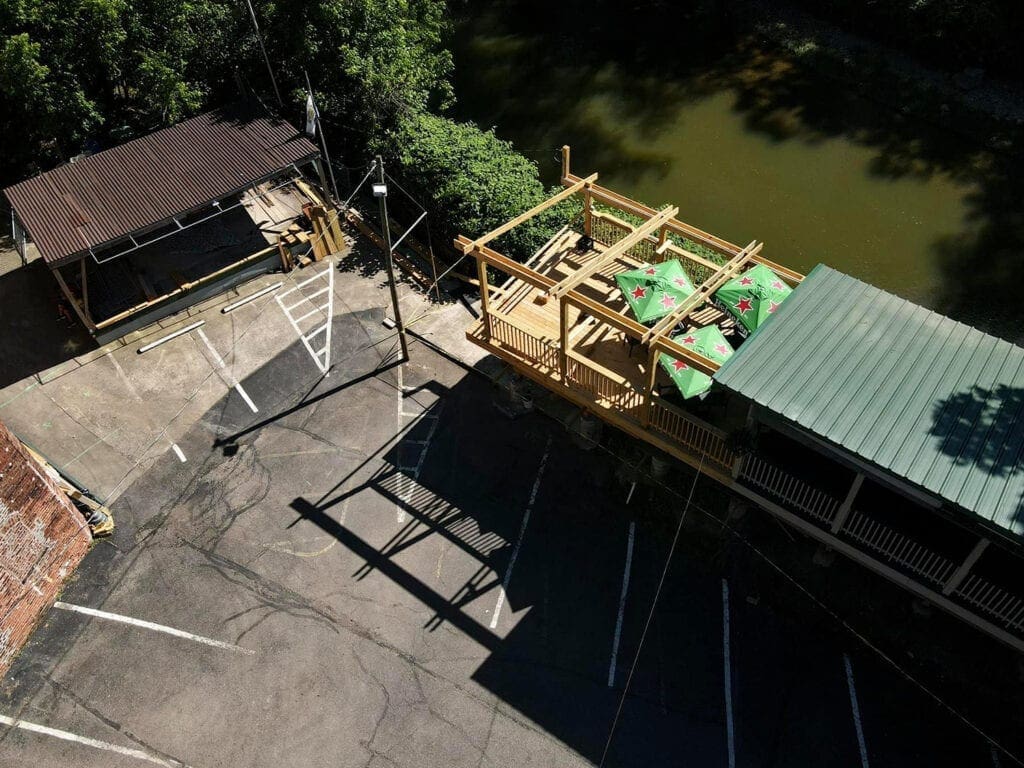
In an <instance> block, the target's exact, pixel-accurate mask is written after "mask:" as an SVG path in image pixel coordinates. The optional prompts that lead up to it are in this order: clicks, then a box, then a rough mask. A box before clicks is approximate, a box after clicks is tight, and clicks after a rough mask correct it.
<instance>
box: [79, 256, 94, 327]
mask: <svg viewBox="0 0 1024 768" xmlns="http://www.w3.org/2000/svg"><path fill="white" fill-rule="evenodd" d="M78 263H79V264H81V265H82V271H81V280H82V311H83V312H84V313H85V316H86V317H88V318H89V320H90V321H92V313H91V312H90V311H89V283H88V281H87V280H86V277H85V259H84V258H83V259H82V260H81V261H80V262H78Z"/></svg>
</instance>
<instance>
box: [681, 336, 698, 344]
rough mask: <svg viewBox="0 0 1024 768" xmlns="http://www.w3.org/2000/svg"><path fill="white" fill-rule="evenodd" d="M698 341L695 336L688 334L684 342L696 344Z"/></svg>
mask: <svg viewBox="0 0 1024 768" xmlns="http://www.w3.org/2000/svg"><path fill="white" fill-rule="evenodd" d="M696 343H697V339H696V338H695V337H693V336H687V337H686V338H685V339H683V344H696Z"/></svg>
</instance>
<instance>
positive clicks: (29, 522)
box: [0, 424, 92, 674]
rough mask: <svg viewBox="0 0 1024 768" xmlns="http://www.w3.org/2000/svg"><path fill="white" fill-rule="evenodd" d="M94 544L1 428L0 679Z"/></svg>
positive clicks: (57, 493)
mask: <svg viewBox="0 0 1024 768" xmlns="http://www.w3.org/2000/svg"><path fill="white" fill-rule="evenodd" d="M91 541H92V537H91V535H90V533H89V527H88V525H86V522H85V518H84V517H83V515H82V514H81V513H80V512H79V511H78V510H77V509H76V508H75V506H74V505H73V504H72V503H71V501H70V500H69V499H68V498H67V496H66V495H65V494H64V493H63V492H62V491H61V490H60V489H59V488H58V487H57V485H56V483H55V482H54V481H53V480H52V479H51V478H50V477H49V476H47V474H46V472H45V471H44V469H43V468H42V467H41V466H39V464H38V463H36V461H35V460H34V459H33V458H32V457H31V456H29V455H28V453H27V452H26V451H25V449H24V448H23V447H22V446H21V444H20V443H19V442H18V440H17V438H15V437H14V435H12V434H11V433H10V432H9V431H8V430H7V428H6V427H4V425H3V424H0V674H4V673H6V672H7V670H8V668H9V667H10V664H11V661H12V660H13V659H14V657H15V655H16V654H17V653H18V650H19V649H20V648H21V646H22V645H24V643H25V641H26V640H27V639H28V636H29V635H30V634H31V632H32V629H33V628H34V627H35V625H36V623H37V622H38V621H39V619H40V617H41V615H42V613H43V612H44V611H45V610H46V609H47V608H49V607H50V605H51V604H52V603H53V601H54V600H55V599H56V597H57V593H58V592H59V591H60V589H61V586H62V585H63V583H64V580H65V579H66V578H67V577H68V576H69V575H70V574H71V573H72V572H73V571H74V570H75V568H76V567H77V565H78V563H79V562H80V561H81V560H82V558H83V557H84V556H85V553H86V552H87V551H88V550H89V545H90V543H91Z"/></svg>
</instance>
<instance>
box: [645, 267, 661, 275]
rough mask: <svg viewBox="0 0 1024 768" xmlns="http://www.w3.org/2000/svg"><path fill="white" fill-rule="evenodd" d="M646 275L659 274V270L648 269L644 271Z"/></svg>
mask: <svg viewBox="0 0 1024 768" xmlns="http://www.w3.org/2000/svg"><path fill="white" fill-rule="evenodd" d="M644 274H645V275H656V274H658V270H656V269H655V268H654V267H648V268H647V269H645V270H644Z"/></svg>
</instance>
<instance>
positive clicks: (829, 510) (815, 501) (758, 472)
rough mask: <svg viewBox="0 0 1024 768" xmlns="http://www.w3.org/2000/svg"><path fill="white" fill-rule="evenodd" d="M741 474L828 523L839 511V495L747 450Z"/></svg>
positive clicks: (791, 505) (743, 477)
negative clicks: (834, 495)
mask: <svg viewBox="0 0 1024 768" xmlns="http://www.w3.org/2000/svg"><path fill="white" fill-rule="evenodd" d="M740 477H741V478H742V479H743V480H745V481H746V483H747V485H751V486H753V487H755V488H757V489H758V490H761V491H763V492H764V493H766V494H767V495H768V496H772V497H774V498H776V499H778V500H780V501H784V502H786V504H788V505H789V506H790V507H794V508H796V509H798V510H800V511H801V512H804V513H805V514H807V515H808V516H810V517H813V518H814V519H815V520H819V521H821V522H823V523H826V524H828V523H831V522H832V521H833V520H834V519H835V516H836V512H838V511H839V506H840V502H839V500H838V499H836V498H834V497H832V496H830V495H829V494H827V493H825V491H823V490H821V489H820V488H815V487H814V486H812V485H809V484H808V483H805V482H804V481H803V480H801V479H799V478H797V477H794V476H793V475H791V474H789V473H788V472H786V471H785V470H784V469H780V468H779V467H776V466H774V465H773V464H769V463H768V462H767V461H765V460H764V459H762V458H761V457H759V456H756V455H755V454H752V453H751V454H748V455H747V456H746V458H744V460H743V468H742V470H741V472H740Z"/></svg>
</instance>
